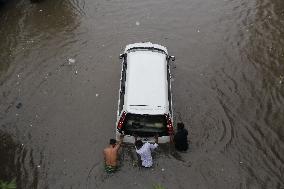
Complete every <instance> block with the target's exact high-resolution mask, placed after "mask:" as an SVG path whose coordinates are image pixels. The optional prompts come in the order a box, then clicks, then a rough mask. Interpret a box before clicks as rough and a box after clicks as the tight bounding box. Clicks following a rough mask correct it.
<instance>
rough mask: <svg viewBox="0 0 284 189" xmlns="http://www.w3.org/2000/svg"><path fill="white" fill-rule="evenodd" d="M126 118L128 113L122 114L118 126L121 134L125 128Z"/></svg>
mask: <svg viewBox="0 0 284 189" xmlns="http://www.w3.org/2000/svg"><path fill="white" fill-rule="evenodd" d="M125 117H126V112H123V113H122V114H121V116H120V119H119V121H118V124H117V130H118V131H119V132H121V129H122V126H123V123H124V120H125Z"/></svg>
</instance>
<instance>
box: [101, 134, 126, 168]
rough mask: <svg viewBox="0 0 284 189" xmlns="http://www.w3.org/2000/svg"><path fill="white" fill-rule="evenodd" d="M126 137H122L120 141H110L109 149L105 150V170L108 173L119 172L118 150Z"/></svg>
mask: <svg viewBox="0 0 284 189" xmlns="http://www.w3.org/2000/svg"><path fill="white" fill-rule="evenodd" d="M123 137H124V135H120V140H119V142H118V143H116V140H115V139H110V140H109V147H107V148H105V149H104V159H105V170H106V172H107V173H114V172H115V171H116V170H117V157H118V150H119V148H120V146H121V144H122V142H123Z"/></svg>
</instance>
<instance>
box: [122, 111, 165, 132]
mask: <svg viewBox="0 0 284 189" xmlns="http://www.w3.org/2000/svg"><path fill="white" fill-rule="evenodd" d="M122 131H124V133H125V134H126V135H132V136H133V134H134V133H136V134H137V135H138V136H140V137H152V136H155V135H156V134H159V136H168V135H169V133H168V129H167V117H166V116H165V115H147V114H145V115H141V114H132V113H128V114H127V115H126V117H125V120H124V122H123V127H122Z"/></svg>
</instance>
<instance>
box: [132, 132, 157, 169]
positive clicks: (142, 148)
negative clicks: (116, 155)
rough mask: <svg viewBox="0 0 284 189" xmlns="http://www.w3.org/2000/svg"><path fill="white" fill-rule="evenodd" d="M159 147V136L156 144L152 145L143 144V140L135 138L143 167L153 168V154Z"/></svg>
mask: <svg viewBox="0 0 284 189" xmlns="http://www.w3.org/2000/svg"><path fill="white" fill-rule="evenodd" d="M157 147H158V135H156V136H155V144H150V143H149V142H146V143H145V144H143V142H142V141H141V140H137V136H135V148H136V152H137V154H139V155H140V158H141V161H142V166H143V167H152V165H153V159H152V155H151V152H152V150H154V149H155V148H157Z"/></svg>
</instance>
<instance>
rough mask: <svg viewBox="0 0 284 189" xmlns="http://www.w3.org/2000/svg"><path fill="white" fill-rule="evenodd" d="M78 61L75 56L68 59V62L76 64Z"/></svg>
mask: <svg viewBox="0 0 284 189" xmlns="http://www.w3.org/2000/svg"><path fill="white" fill-rule="evenodd" d="M75 62H76V60H75V59H74V58H69V59H68V63H69V64H74V63H75Z"/></svg>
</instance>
